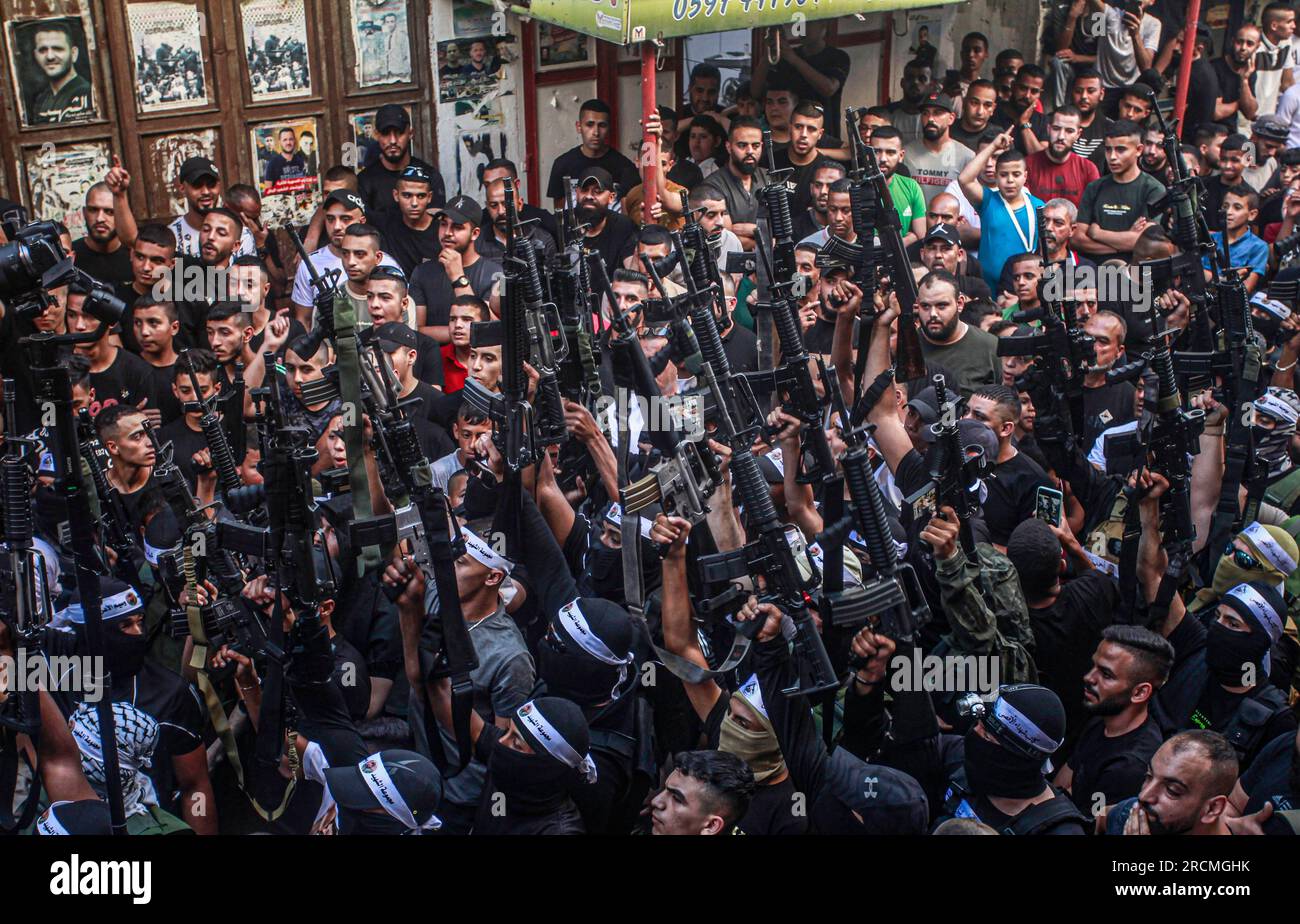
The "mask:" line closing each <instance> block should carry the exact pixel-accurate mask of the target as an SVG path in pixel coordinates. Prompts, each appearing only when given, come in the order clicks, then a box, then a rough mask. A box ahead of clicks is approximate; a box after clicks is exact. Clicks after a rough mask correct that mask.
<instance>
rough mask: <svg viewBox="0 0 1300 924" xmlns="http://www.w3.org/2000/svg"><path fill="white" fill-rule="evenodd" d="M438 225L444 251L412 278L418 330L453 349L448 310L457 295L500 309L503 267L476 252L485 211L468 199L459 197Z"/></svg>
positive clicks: (437, 218)
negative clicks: (498, 302) (498, 286)
mask: <svg viewBox="0 0 1300 924" xmlns="http://www.w3.org/2000/svg"><path fill="white" fill-rule="evenodd" d="M433 219H434V221H436V222H437V223H438V234H439V237H440V239H441V240H442V251H441V252H440V253H439V254H438V259H436V260H427V261H425V262H424V263H421V264H420V265H419V266H417V267H416V268H415V273H414V275H412V276H411V298H412V299H413V300H414V301H415V312H416V327H417V328H418V329H419V331H420V332H421V333H423V334H427V335H429V336H430V337H432V338H433V339H434V340H437V341H438V342H439V343H448V342H449V341H450V337H451V333H450V331H448V329H447V320H448V317H449V315H448V313H447V312H448V309H449V308H450V307H451V300H452V299H453V298H455V297H456V296H457V295H473V296H475V297H476V298H481V299H483V300H484V301H486V302H489V303H491V304H495V302H496V300H497V295H496V291H495V290H496V284H497V281H498V279H499V278H500V275H501V264H500V263H498V262H497V261H495V260H489V259H487V258H486V257H482V256H479V252H478V250H477V249H475V247H474V243H475V241H476V240H477V239H478V238H479V236H480V234H481V233H482V229H481V227H480V225H481V224H482V222H483V209H482V208H481V207H480V206H479V204H478V203H477V202H475V201H474V200H473V199H471V198H469V197H468V196H457V197H456V198H455V199H453V200H451V202H449V203H447V206H446V207H445V208H443V209H440V210H439V211H438V213H437V214H436V215H434V216H433Z"/></svg>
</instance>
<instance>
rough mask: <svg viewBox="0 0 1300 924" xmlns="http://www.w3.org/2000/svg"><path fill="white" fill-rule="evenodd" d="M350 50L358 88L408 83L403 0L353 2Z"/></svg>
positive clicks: (408, 48)
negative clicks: (353, 60)
mask: <svg viewBox="0 0 1300 924" xmlns="http://www.w3.org/2000/svg"><path fill="white" fill-rule="evenodd" d="M352 47H353V51H354V54H355V56H356V81H357V86H359V87H374V86H379V85H381V84H387V83H410V82H411V35H410V32H409V30H408V28H407V21H406V0H352Z"/></svg>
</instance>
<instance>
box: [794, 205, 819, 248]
mask: <svg viewBox="0 0 1300 924" xmlns="http://www.w3.org/2000/svg"><path fill="white" fill-rule="evenodd" d="M823 227H825V225H820V224H818V223H817V218H816V216H815V215H814V214H813V210H812V209H811V208H806V209H804V210H803V211H802V212H795V215H794V239H795V242H796V243H797V242H799V241H802V240H803V239H804V238H806V237H808V235H810V234H816V233H817V232H818V231H820V230H821V229H822V228H823Z"/></svg>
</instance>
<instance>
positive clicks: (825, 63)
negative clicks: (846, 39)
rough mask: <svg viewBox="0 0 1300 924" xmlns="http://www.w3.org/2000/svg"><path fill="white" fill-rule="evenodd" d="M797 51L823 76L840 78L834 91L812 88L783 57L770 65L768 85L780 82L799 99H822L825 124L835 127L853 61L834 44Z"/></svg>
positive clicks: (840, 111) (842, 112) (839, 115)
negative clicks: (830, 92) (815, 50)
mask: <svg viewBox="0 0 1300 924" xmlns="http://www.w3.org/2000/svg"><path fill="white" fill-rule="evenodd" d="M800 54H801V56H802V57H803V59H804V61H805V62H806V63H807V64H808V65H809V66H810V67H811V68H812V69H813V70H814V71H816V72H817V73H819V74H821V75H822V76H823V77H829V78H830V79H832V80H838V81H839V83H840V85H839V87H838V88H836V90H835V92H834V93H832V94H831V95H830V96H822V95H821V94H820V93H818V92H817V91H816V90H815V89H813V86H812V84H810V83H809V82H808V80H807V79H806V78H805V77H804V75H803V74H801V73H800V72H799V71H797V70H795V68H794V66H793V65H791V64H789V63H788V62H786V61H779V62H777V64H776V66H775V67H773V68H772V69H771V71H770V72H769V76H768V85H769V86H773V85H777V84H778V82H779V85H781V86H786V87H789V88H790V90H791V91H793V92H795V93H797V94H799V99H801V100H804V99H810V100H812V101H813V102H815V103H821V105H822V108H823V109H825V110H826V124H827V125H828V126H830V127H831V128H834V126H835V125H836V124H837V123H836V121H835V120H836V119H840V120H843V118H844V109H843V108H842V106H841V100H842V98H843V96H844V84H845V82H846V81H847V80H848V79H849V70H850V69H851V68H852V65H853V62H852V60H851V59H850V58H849V56H848V53H847V52H846V51H844V50H843V49H842V48H836V47H834V46H833V45H827V46H825V47H824V48H822V50H821V51H819V52H817V53H816V54H809V53H804V52H803V51H802V49H801V50H800Z"/></svg>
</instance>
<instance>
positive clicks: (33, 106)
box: [5, 16, 100, 127]
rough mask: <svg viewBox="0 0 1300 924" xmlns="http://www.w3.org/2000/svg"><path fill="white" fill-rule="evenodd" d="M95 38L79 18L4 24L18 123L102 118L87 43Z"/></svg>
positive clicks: (58, 18)
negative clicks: (92, 37) (16, 102)
mask: <svg viewBox="0 0 1300 924" xmlns="http://www.w3.org/2000/svg"><path fill="white" fill-rule="evenodd" d="M93 34H94V33H93V31H92V30H90V29H89V23H88V21H83V20H82V18H81V17H80V16H51V17H48V18H45V19H23V20H15V21H13V22H9V23H6V25H5V39H6V42H7V44H8V50H9V65H10V68H11V69H12V71H13V86H14V87H15V88H16V89H17V93H16V97H17V101H18V120H19V122H21V123H22V124H23V125H24V126H27V127H31V126H39V125H69V124H73V123H76V122H92V121H94V120H96V119H98V118H99V117H100V114H99V106H98V104H97V101H96V93H95V86H94V79H95V78H94V74H95V67H94V65H95V62H94V60H93V59H94V55H93V54H92V52H93V51H94V47H93V39H88V38H87V36H88V35H89V36H93Z"/></svg>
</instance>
